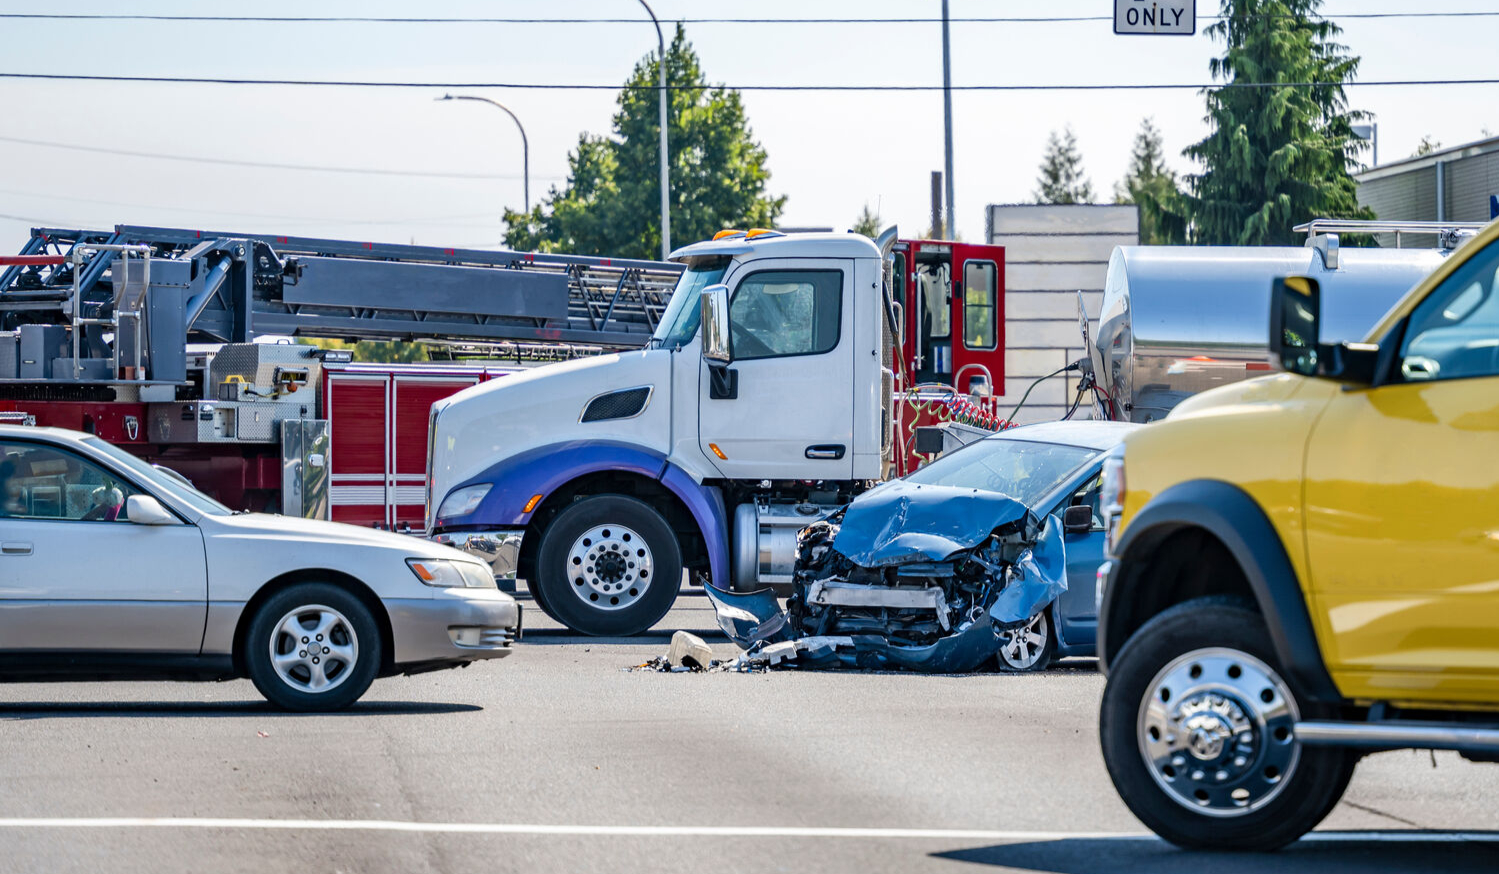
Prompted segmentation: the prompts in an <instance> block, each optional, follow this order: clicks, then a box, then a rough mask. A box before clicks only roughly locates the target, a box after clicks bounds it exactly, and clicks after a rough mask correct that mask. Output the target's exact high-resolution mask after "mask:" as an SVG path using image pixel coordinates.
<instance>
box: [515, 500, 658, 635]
mask: <svg viewBox="0 0 1499 874" xmlns="http://www.w3.org/2000/svg"><path fill="white" fill-rule="evenodd" d="M535 576H536V582H537V588H538V589H539V590H540V591H539V592H538V593H537V594H536V598H537V601H538V603H539V604H541V605H543V607H542V609H543V610H545V611H546V612H547V613H548V614H549V615H551V616H552V617H553V618H555V619H556V620H557V621H558V622H561V623H562V624H563V625H566V626H567V627H568V628H571V629H573V630H574V631H580V632H582V633H584V634H592V635H597V636H601V637H624V636H628V635H632V634H639V633H640V632H642V631H645V630H646V629H648V628H650V627H651V626H652V625H655V624H656V623H657V622H659V621H661V617H663V616H665V615H666V611H668V610H670V609H671V605H672V604H673V603H674V602H675V601H676V600H677V590H678V589H679V588H680V587H681V581H682V550H681V547H679V546H678V545H677V538H676V534H674V533H673V532H672V530H671V526H670V525H668V524H666V520H665V519H664V518H662V516H661V514H660V513H658V512H656V511H655V510H654V509H652V508H651V506H650V505H649V504H646V503H645V502H643V501H639V500H636V499H635V498H627V497H624V496H622V495H596V496H594V497H591V498H584V499H583V500H581V501H578V502H577V503H575V504H573V505H572V506H570V507H568V508H567V509H565V510H563V511H562V512H561V513H559V514H557V518H555V519H553V520H552V524H550V525H548V526H547V528H546V530H545V531H543V532H542V535H541V544H540V547H539V548H538V549H537V553H536V573H535Z"/></svg>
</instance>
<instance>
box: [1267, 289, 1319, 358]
mask: <svg viewBox="0 0 1499 874" xmlns="http://www.w3.org/2000/svg"><path fill="white" fill-rule="evenodd" d="M1321 317H1322V287H1321V286H1320V285H1319V284H1318V283H1317V280H1315V279H1312V278H1311V277H1308V276H1284V277H1281V278H1279V279H1277V280H1275V282H1274V283H1273V284H1272V285H1271V290H1270V355H1271V358H1272V363H1278V364H1279V365H1280V368H1281V369H1282V370H1285V371H1288V372H1290V373H1299V374H1301V375H1302V376H1316V375H1317V358H1318V356H1317V345H1318V344H1317V341H1318V336H1319V333H1320V330H1321V326H1320V325H1319V321H1320V319H1321Z"/></svg>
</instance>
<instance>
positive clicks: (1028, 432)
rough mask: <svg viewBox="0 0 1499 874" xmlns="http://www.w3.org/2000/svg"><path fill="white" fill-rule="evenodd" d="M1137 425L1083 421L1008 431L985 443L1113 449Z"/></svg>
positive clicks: (1009, 429) (1046, 423)
mask: <svg viewBox="0 0 1499 874" xmlns="http://www.w3.org/2000/svg"><path fill="white" fill-rule="evenodd" d="M1139 427H1142V426H1141V425H1140V423H1138V422H1100V421H1094V420H1091V419H1080V420H1077V421H1066V422H1040V423H1038V424H1035V425H1021V426H1019V427H1017V428H1007V429H1005V430H1004V431H1000V432H999V433H997V434H991V435H990V436H988V437H985V438H984V439H985V440H1029V441H1031V442H1033V443H1059V444H1061V445H1063V446H1081V447H1084V448H1087V449H1097V450H1100V451H1102V450H1108V449H1113V448H1114V447H1115V446H1116V445H1118V444H1119V443H1122V442H1123V441H1124V438H1125V437H1126V436H1127V435H1128V434H1129V433H1130V432H1131V431H1133V430H1135V429H1136V428H1139Z"/></svg>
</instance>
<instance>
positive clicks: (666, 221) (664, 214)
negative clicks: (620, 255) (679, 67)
mask: <svg viewBox="0 0 1499 874" xmlns="http://www.w3.org/2000/svg"><path fill="white" fill-rule="evenodd" d="M640 5H641V6H644V7H645V11H646V12H648V13H649V14H650V16H651V23H652V24H654V25H656V42H657V44H659V45H660V47H661V58H660V62H659V63H658V64H657V65H656V67H657V69H658V70H659V71H660V72H661V260H662V261H665V260H666V259H667V258H668V257H670V255H671V212H670V210H669V209H668V208H667V194H666V192H667V188H668V186H669V185H670V183H671V179H670V177H669V176H668V175H667V171H666V37H664V36H662V35H661V21H660V20H659V19H657V18H656V13H655V12H654V11H653V10H652V9H651V4H649V3H647V2H645V0H640Z"/></svg>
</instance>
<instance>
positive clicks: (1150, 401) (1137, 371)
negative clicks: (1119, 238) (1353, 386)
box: [1094, 246, 1449, 422]
mask: <svg viewBox="0 0 1499 874" xmlns="http://www.w3.org/2000/svg"><path fill="white" fill-rule="evenodd" d="M1448 251H1449V250H1440V249H1379V248H1351V247H1350V248H1344V249H1342V250H1341V252H1337V253H1336V255H1335V257H1334V258H1333V259H1332V263H1334V264H1336V265H1337V267H1336V269H1328V268H1327V266H1326V261H1325V260H1324V259H1325V258H1326V255H1325V254H1324V253H1323V252H1322V251H1320V250H1319V249H1317V248H1312V247H1305V248H1303V247H1292V246H1285V247H1279V246H1263V247H1262V246H1120V247H1119V248H1116V249H1115V250H1114V254H1113V256H1112V257H1111V258H1110V259H1109V272H1108V277H1107V279H1106V280H1105V284H1104V293H1103V305H1102V309H1101V312H1100V316H1099V324H1098V335H1097V338H1096V342H1097V352H1096V353H1094V354H1095V356H1096V357H1095V359H1094V366H1095V368H1096V369H1097V371H1098V373H1099V374H1100V380H1099V381H1100V383H1101V384H1102V386H1103V387H1104V389H1105V390H1106V391H1107V392H1108V393H1109V396H1110V397H1111V398H1113V401H1114V409H1113V410H1112V411H1104V412H1105V415H1106V417H1109V418H1115V419H1119V420H1122V421H1131V422H1152V421H1155V420H1156V419H1160V418H1164V417H1165V415H1166V414H1167V413H1168V412H1170V411H1171V408H1172V407H1174V406H1176V405H1177V404H1178V403H1180V402H1181V401H1182V400H1183V399H1185V398H1186V397H1188V396H1189V395H1193V394H1196V393H1198V392H1200V391H1205V390H1207V389H1210V388H1213V387H1215V386H1219V385H1225V384H1227V383H1230V382H1237V381H1238V380H1241V379H1247V378H1249V377H1253V376H1259V375H1262V374H1263V373H1265V372H1267V371H1268V370H1269V369H1270V367H1269V364H1268V360H1267V353H1268V344H1267V336H1268V332H1269V326H1270V284H1271V282H1272V281H1273V280H1275V279H1276V278H1277V277H1281V276H1311V277H1313V278H1315V279H1316V280H1317V281H1318V282H1319V283H1320V284H1321V286H1322V331H1323V337H1322V339H1323V341H1324V342H1338V341H1343V340H1354V341H1356V340H1361V339H1363V337H1364V335H1365V333H1367V332H1368V331H1369V329H1370V328H1372V327H1374V325H1375V323H1376V322H1378V321H1379V318H1380V317H1381V316H1383V315H1384V314H1385V312H1386V311H1388V310H1389V309H1390V307H1391V306H1393V305H1394V303H1395V302H1396V301H1398V300H1399V299H1400V297H1401V296H1402V295H1404V294H1405V292H1406V291H1408V290H1410V288H1411V287H1412V286H1414V285H1415V284H1416V283H1417V282H1419V281H1420V280H1421V279H1423V278H1424V277H1425V276H1426V275H1427V274H1428V273H1430V272H1431V271H1432V270H1434V269H1436V266H1437V265H1438V264H1440V263H1442V259H1443V258H1444V257H1445V256H1446V254H1447V252H1448ZM1100 359H1101V360H1100ZM1110 413H1112V415H1109V414H1110Z"/></svg>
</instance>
